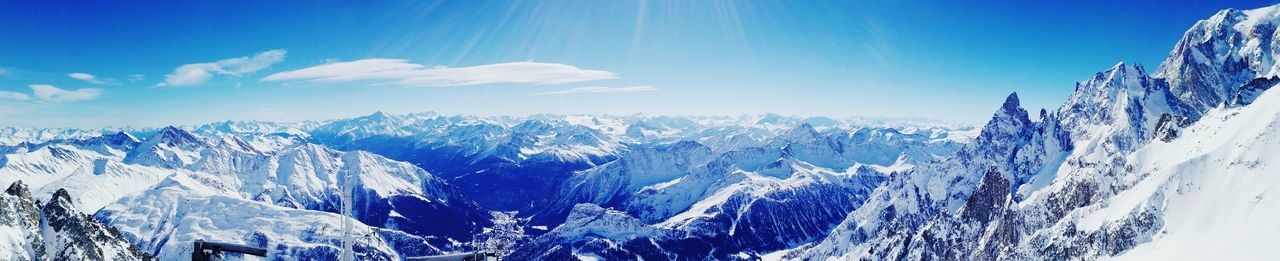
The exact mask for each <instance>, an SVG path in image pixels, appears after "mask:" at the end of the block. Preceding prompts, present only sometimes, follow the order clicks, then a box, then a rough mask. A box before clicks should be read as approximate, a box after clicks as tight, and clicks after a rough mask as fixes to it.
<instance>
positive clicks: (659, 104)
mask: <svg viewBox="0 0 1280 261" xmlns="http://www.w3.org/2000/svg"><path fill="white" fill-rule="evenodd" d="M1271 4H1274V2H1273V1H1242V2H1228V1H1187V2H1180V1H1063V2H1061V3H1045V2H1041V1H982V2H980V3H979V2H975V1H918V2H916V1H519V2H506V1H420V2H418V1H309V2H300V1H172V2H170V1H162V2H142V1H5V2H0V35H3V37H4V38H3V40H0V69H2V70H3V73H0V91H10V92H28V93H29V92H30V89H29V88H28V85H31V84H51V85H54V86H58V87H59V88H63V89H77V88H101V89H103V93H102V94H101V95H100V96H99V97H97V98H96V99H93V100H87V101H76V102H37V101H0V125H12V126H58V127H102V126H107V125H113V126H121V125H139V126H161V125H167V124H198V123H204V122H209V121H218V120H227V119H234V120H250V119H258V120H290V121H291V120H307V119H327V118H335V117H347V116H355V115H363V114H368V113H371V112H374V111H377V110H382V111H387V112H392V113H408V112H421V111H439V112H444V113H460V114H478V115H526V114H530V113H571V114H579V113H586V114H596V113H608V114H631V113H647V114H666V115H741V114H756V113H766V112H774V113H780V114H784V115H825V116H833V117H847V116H889V117H926V118H937V119H945V120H956V121H966V122H982V121H985V120H986V119H987V118H988V117H989V116H990V114H991V112H992V111H994V110H995V108H996V107H998V106H999V105H1000V102H1001V100H1002V99H1003V98H1004V97H1005V96H1006V95H1007V94H1008V93H1009V92H1013V91H1017V92H1018V93H1019V95H1020V96H1021V97H1022V100H1023V105H1024V107H1027V108H1028V109H1029V110H1037V109H1039V108H1045V107H1048V108H1054V107H1056V106H1057V105H1058V104H1060V103H1061V102H1062V101H1063V100H1064V99H1065V98H1066V97H1067V96H1068V95H1069V94H1070V92H1071V91H1072V89H1073V87H1074V83H1075V82H1076V81H1080V80H1084V79H1087V78H1089V77H1090V76H1091V75H1093V73H1095V72H1097V71H1101V70H1105V69H1107V68H1109V67H1110V66H1112V65H1114V64H1115V63H1117V62H1119V61H1126V62H1131V63H1140V64H1143V65H1145V66H1146V67H1147V69H1148V71H1155V69H1156V67H1157V66H1158V64H1159V63H1160V62H1161V61H1162V60H1163V59H1164V57H1165V55H1166V54H1167V53H1168V51H1169V50H1170V49H1171V47H1172V46H1173V44H1174V43H1175V42H1176V41H1177V40H1178V39H1179V38H1180V37H1181V36H1182V33H1183V32H1184V31H1185V30H1186V29H1187V28H1189V27H1190V26H1191V25H1192V24H1194V23H1195V21H1197V20H1200V19H1204V18H1207V17H1209V16H1211V15H1212V14H1214V13H1215V12H1217V11H1218V10H1220V9H1224V8H1238V9H1251V8H1258V7H1263V6H1267V5H1271ZM272 49H284V50H287V51H288V54H287V55H286V58H285V60H284V61H283V62H280V63H278V64H275V65H273V66H271V67H270V68H269V69H266V70H263V71H259V72H256V73H252V74H247V75H242V76H239V77H234V76H221V77H216V78H215V79H214V80H212V81H210V82H208V83H206V84H203V85H199V86H186V87H173V88H157V87H154V86H155V84H156V83H159V82H161V81H163V79H164V75H165V74H167V73H169V72H171V71H173V69H174V68H176V67H178V66H180V65H183V64H190V63H200V62H212V61H217V60H220V59H225V58H232V57H242V56H249V55H253V54H255V53H258V52H262V51H266V50H272ZM365 58H399V59H408V60H410V61H412V62H415V63H420V64H425V65H441V66H450V67H463V66H473V65H483V64H493V63H502V62H513V61H527V60H532V61H536V62H549V63H563V64H569V65H573V66H577V67H580V68H584V69H592V70H604V71H610V72H614V73H617V74H618V76H619V79H615V80H604V81H593V82H583V83H571V84H558V85H520V84H493V85H478V86H461V87H402V86H367V85H365V84H361V83H334V84H311V83H287V82H285V83H282V82H261V81H259V79H261V78H262V77H265V76H266V75H269V74H271V73H275V72H281V71H288V70H296V69H300V68H304V67H308V66H315V65H319V64H323V63H326V62H330V61H352V60H358V59H365ZM73 72H83V73H90V74H93V75H96V76H98V77H100V78H111V79H114V80H115V83H108V84H91V83H87V82H84V81H79V80H75V79H71V78H69V77H67V76H66V74H68V73H73ZM133 74H142V75H145V78H144V80H141V81H129V80H127V79H128V78H129V77H130V75H133ZM640 85H645V86H653V87H654V88H658V89H659V90H658V91H654V92H640V93H596V94H569V95H545V96H536V95H532V94H534V93H539V92H547V91H558V90H565V89H570V88H576V87H589V86H590V87H626V86H640Z"/></svg>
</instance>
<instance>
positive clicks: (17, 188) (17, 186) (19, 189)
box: [4, 180, 31, 198]
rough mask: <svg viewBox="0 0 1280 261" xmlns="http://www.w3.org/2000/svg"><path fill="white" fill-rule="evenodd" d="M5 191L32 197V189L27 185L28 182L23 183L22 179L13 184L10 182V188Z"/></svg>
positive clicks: (14, 194) (10, 193)
mask: <svg viewBox="0 0 1280 261" xmlns="http://www.w3.org/2000/svg"><path fill="white" fill-rule="evenodd" d="M4 193H5V194H9V195H13V196H19V197H25V198H31V189H30V188H28V187H27V184H24V183H22V181H21V180H19V181H14V182H13V184H10V185H9V188H8V189H5V190H4Z"/></svg>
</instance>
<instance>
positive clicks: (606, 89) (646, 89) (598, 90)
mask: <svg viewBox="0 0 1280 261" xmlns="http://www.w3.org/2000/svg"><path fill="white" fill-rule="evenodd" d="M657 90H658V88H653V86H632V87H580V88H573V89H568V90H562V91H549V92H539V93H535V94H533V95H560V94H575V93H631V92H652V91H657Z"/></svg>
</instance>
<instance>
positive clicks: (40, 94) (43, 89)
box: [24, 84, 102, 102]
mask: <svg viewBox="0 0 1280 261" xmlns="http://www.w3.org/2000/svg"><path fill="white" fill-rule="evenodd" d="M30 87H31V93H32V94H34V95H35V96H36V98H39V99H41V100H45V101H51V102H73V101H83V100H92V99H94V98H98V95H101V94H102V89H98V88H83V89H76V90H65V89H62V88H58V87H54V86H53V85H48V84H32V85H30ZM24 96H25V95H24Z"/></svg>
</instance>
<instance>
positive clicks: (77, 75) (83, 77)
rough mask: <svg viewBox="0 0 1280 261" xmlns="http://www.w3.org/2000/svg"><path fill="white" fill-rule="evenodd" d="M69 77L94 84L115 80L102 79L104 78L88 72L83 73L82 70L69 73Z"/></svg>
mask: <svg viewBox="0 0 1280 261" xmlns="http://www.w3.org/2000/svg"><path fill="white" fill-rule="evenodd" d="M67 77H71V79H76V80H81V81H85V82H88V83H92V84H108V83H109V82H111V81H113V80H111V79H102V78H98V76H94V75H92V74H88V73H81V72H77V73H68V74H67Z"/></svg>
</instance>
